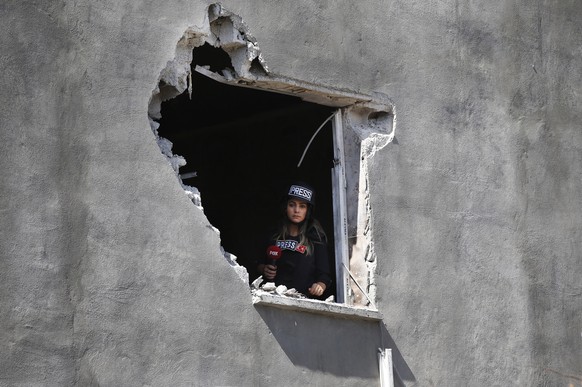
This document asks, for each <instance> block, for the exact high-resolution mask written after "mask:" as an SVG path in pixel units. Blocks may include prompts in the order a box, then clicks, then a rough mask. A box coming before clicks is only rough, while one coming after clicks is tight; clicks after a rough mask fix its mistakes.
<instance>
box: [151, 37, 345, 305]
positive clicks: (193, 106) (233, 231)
mask: <svg viewBox="0 0 582 387" xmlns="http://www.w3.org/2000/svg"><path fill="white" fill-rule="evenodd" d="M196 65H198V66H206V68H208V69H209V70H210V71H212V72H218V71H221V70H223V69H226V68H232V65H231V62H230V57H229V56H228V55H227V54H226V53H225V52H224V51H223V50H222V49H221V48H216V47H212V46H210V45H209V44H204V45H202V46H200V47H196V48H194V50H193V62H192V72H191V74H192V96H191V98H190V96H189V93H188V91H187V90H186V91H185V92H184V93H182V94H180V95H178V96H177V97H175V98H173V99H169V100H167V101H165V102H163V103H162V107H161V119H159V124H160V126H159V128H158V133H159V135H160V136H161V137H163V138H166V139H168V140H170V141H171V142H172V143H173V148H172V152H173V153H174V154H176V155H181V156H182V157H184V159H185V160H186V162H187V164H186V165H185V166H183V167H182V168H180V175H181V176H182V180H183V181H184V183H185V184H187V185H189V186H194V187H196V188H198V190H199V191H200V194H201V197H202V205H203V208H204V213H205V214H206V216H207V217H208V219H209V221H210V222H211V224H212V225H213V226H215V227H216V228H218V229H219V230H220V237H221V243H222V246H223V248H224V249H225V250H226V251H228V252H230V253H232V254H234V255H236V256H237V258H238V259H237V261H238V263H239V264H240V265H242V266H244V267H246V269H247V271H248V272H249V277H250V280H251V281H252V280H253V279H254V278H256V277H257V276H258V273H257V272H256V268H255V262H256V260H257V259H258V258H260V257H262V254H264V251H263V250H264V247H263V246H264V243H265V241H266V238H267V237H268V236H269V234H271V233H272V232H273V230H274V227H275V225H276V224H277V221H278V219H279V217H280V216H281V215H282V214H283V208H284V202H283V199H284V194H285V190H286V187H288V184H289V183H290V182H291V181H293V180H295V179H302V180H305V181H307V182H309V183H311V184H312V185H313V186H314V187H315V189H316V192H317V206H316V211H315V214H316V216H317V218H318V219H319V220H320V222H321V223H322V225H323V227H324V228H325V230H326V232H327V234H328V237H329V248H330V257H331V258H330V259H332V261H331V262H330V268H331V271H332V272H333V268H334V262H333V257H334V253H333V219H332V218H333V209H332V201H331V200H332V199H331V189H332V188H331V172H330V171H331V168H332V165H333V140H332V131H331V123H328V124H327V125H328V126H329V127H324V128H323V129H322V131H321V132H320V133H319V134H318V136H317V137H316V138H315V140H314V142H313V143H312V144H311V146H310V148H309V151H308V153H307V155H306V157H305V159H304V161H303V163H302V165H301V167H300V168H297V163H298V161H299V159H300V157H301V154H302V152H303V150H304V149H305V146H306V145H307V143H308V142H309V139H310V138H311V136H312V135H313V133H314V132H315V130H316V129H317V128H318V127H319V125H320V124H321V123H322V122H323V121H324V120H325V119H326V118H327V117H328V116H329V115H330V114H331V112H332V111H333V110H334V109H333V108H331V107H328V106H322V105H318V104H314V103H309V102H305V101H303V100H301V99H300V98H298V97H294V96H288V95H283V94H278V93H272V92H267V91H261V90H256V89H251V88H244V87H236V86H231V85H226V84H223V83H220V82H217V81H215V80H213V79H211V78H208V77H206V76H205V75H202V74H200V73H198V72H196V71H195V70H194V69H195V67H196ZM208 66H209V67H208ZM334 289H335V288H334V287H331V289H330V294H333V292H334Z"/></svg>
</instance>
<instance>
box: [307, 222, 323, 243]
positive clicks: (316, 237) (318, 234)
mask: <svg viewBox="0 0 582 387" xmlns="http://www.w3.org/2000/svg"><path fill="white" fill-rule="evenodd" d="M307 238H309V240H310V241H312V242H315V243H327V237H326V235H325V233H324V232H323V230H322V229H320V228H319V227H316V226H312V227H310V228H309V230H307Z"/></svg>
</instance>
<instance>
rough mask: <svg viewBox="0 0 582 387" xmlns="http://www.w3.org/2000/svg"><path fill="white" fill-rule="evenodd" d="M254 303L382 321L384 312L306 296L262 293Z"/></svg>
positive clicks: (354, 318) (256, 297) (255, 297)
mask: <svg viewBox="0 0 582 387" xmlns="http://www.w3.org/2000/svg"><path fill="white" fill-rule="evenodd" d="M253 305H262V306H269V307H274V308H279V309H286V310H294V311H298V312H306V313H315V314H322V315H328V316H335V317H338V318H346V319H353V320H372V321H381V320H382V314H381V313H380V312H379V311H377V310H374V309H367V308H359V307H354V306H349V305H345V304H336V303H332V302H325V301H319V300H311V299H305V298H291V297H285V296H279V295H274V294H270V293H261V294H254V295H253Z"/></svg>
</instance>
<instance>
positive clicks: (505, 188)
mask: <svg viewBox="0 0 582 387" xmlns="http://www.w3.org/2000/svg"><path fill="white" fill-rule="evenodd" d="M208 4H209V2H200V1H188V2H187V1H177V0H176V1H167V2H152V1H133V2H128V3H126V4H125V3H119V2H115V1H112V0H106V1H100V2H89V1H84V0H83V1H60V2H59V1H53V2H36V1H11V0H9V1H4V2H2V4H0V22H1V24H0V25H1V26H2V27H1V29H2V34H0V52H2V55H1V57H0V69H1V70H2V71H1V72H0V74H1V75H0V77H1V79H2V82H1V84H2V90H1V92H0V104H1V106H2V109H1V110H0V114H1V124H0V125H1V131H0V136H1V137H0V163H1V164H0V165H1V167H2V174H0V214H1V216H0V231H1V239H0V253H1V257H0V258H1V260H0V297H1V298H0V305H1V312H2V313H1V314H0V384H3V385H70V384H75V383H76V384H79V385H89V384H95V385H97V384H98V385H180V384H188V383H194V384H200V385H261V384H268V383H273V384H296V385H305V384H307V383H314V384H320V385H342V384H343V385H357V384H361V383H362V381H363V380H368V379H367V378H369V377H370V376H373V375H372V374H373V372H371V371H370V372H365V373H361V372H360V373H357V372H355V371H354V372H351V373H347V374H346V373H342V372H335V373H334V372H333V370H332V371H331V372H329V370H328V372H325V370H323V371H322V369H321V367H320V368H318V367H316V366H313V365H312V364H309V365H306V364H305V362H304V361H302V360H300V359H298V358H297V351H296V348H291V349H289V347H287V346H285V345H283V344H281V343H279V341H278V340H281V335H282V333H281V331H280V330H276V329H274V328H273V326H274V325H273V324H276V321H277V317H276V316H273V315H272V312H270V311H257V310H256V309H255V308H253V307H252V306H251V303H250V295H249V293H248V291H247V289H246V285H245V284H244V283H243V282H242V281H240V279H239V278H238V276H237V275H236V273H235V272H234V271H233V270H232V269H231V268H230V267H229V265H228V263H227V262H226V261H225V260H224V259H223V257H222V256H221V253H220V250H219V247H218V246H219V238H218V236H217V235H216V234H215V233H214V232H213V231H212V230H211V228H210V225H209V224H208V222H207V220H206V218H205V217H204V215H203V214H202V212H201V211H199V210H198V209H197V208H196V207H195V206H193V205H192V204H191V203H190V202H189V200H188V199H187V198H186V197H185V195H184V193H183V191H182V190H181V188H180V187H179V185H178V184H177V182H176V179H175V176H174V175H173V172H172V170H171V168H170V166H169V165H168V164H167V162H166V160H165V159H164V157H163V156H162V155H161V153H160V151H159V148H158V146H157V145H156V143H155V139H154V137H153V135H152V133H151V130H150V127H149V123H148V120H147V107H148V99H149V98H150V96H151V93H152V89H153V88H154V87H155V85H156V81H157V79H158V75H159V73H160V71H161V69H163V68H164V66H165V64H166V62H167V61H168V60H170V59H172V58H173V55H174V51H175V47H176V43H177V41H178V39H179V38H180V37H181V36H182V34H183V33H184V31H185V30H186V29H187V28H188V27H189V26H201V25H203V23H204V19H205V15H206V7H207V6H208ZM223 4H224V6H225V7H228V8H229V9H230V10H231V11H233V12H234V13H236V14H238V15H240V16H242V17H243V18H244V19H245V21H246V22H247V24H248V25H249V27H250V28H251V31H252V32H253V34H254V36H255V37H256V38H257V40H258V42H259V44H260V46H261V48H262V50H263V53H264V55H265V59H266V60H267V63H268V64H269V67H270V69H271V70H272V71H273V72H275V73H278V74H282V75H285V76H289V77H293V78H297V79H302V80H305V81H309V82H315V83H321V84H324V85H332V86H337V87H341V88H347V89H351V90H354V91H362V92H373V91H381V92H383V93H385V94H387V95H389V96H390V97H391V98H392V100H393V101H394V103H395V105H396V112H397V117H396V128H397V134H396V139H397V142H396V143H394V144H391V145H390V146H388V147H387V148H385V149H384V150H382V151H380V152H379V153H377V154H376V155H375V156H374V158H373V159H372V160H371V161H370V163H369V167H370V178H369V181H370V183H371V187H370V188H371V205H372V211H373V216H374V239H375V243H376V250H377V251H376V252H377V254H378V260H379V262H378V279H377V284H378V305H379V309H380V310H381V311H382V312H383V313H384V315H385V316H386V318H385V321H384V324H385V326H386V328H387V330H388V332H389V334H390V336H391V339H392V340H393V342H394V348H395V349H396V350H397V354H398V356H397V357H398V359H397V360H398V361H397V364H396V372H397V373H398V374H399V376H400V378H402V379H403V380H404V382H405V384H406V385H421V386H426V385H438V386H445V385H449V386H455V385H458V386H464V385H551V386H554V385H555V386H560V385H567V384H568V383H572V384H573V385H578V384H580V383H582V382H581V379H582V336H581V333H582V301H581V299H582V285H581V281H580V278H581V277H582V258H581V257H582V235H581V233H582V226H581V225H580V219H582V149H581V148H582V131H581V130H580V124H579V122H580V121H581V119H582V104H581V96H580V90H582V72H580V63H581V60H582V51H581V47H582V5H581V4H580V3H579V2H576V1H574V0H570V1H557V0H554V1H544V2H542V1H533V2H532V1H509V0H504V1H501V2H495V3H493V2H487V1H482V0H480V1H468V2H464V3H460V2H457V1H441V2H436V1H431V2H410V1H373V2H365V3H362V2H358V3H356V2H352V1H340V2H337V1H323V2H321V1H320V2H311V1H294V2H277V4H275V3H273V2H269V1H252V2H251V1H237V2H234V1H225V2H223ZM287 317H289V316H287ZM300 318H301V317H300ZM283 322H284V323H287V322H288V321H287V320H282V323H283ZM305 322H306V324H307V325H308V326H312V327H317V326H318V323H317V322H314V321H312V320H311V319H310V318H305ZM320 326H321V325H320ZM338 329H339V328H338ZM346 329H347V328H346ZM270 330H271V331H273V332H274V333H275V337H273V335H271V334H270V333H269V331H270ZM322 330H323V329H322ZM366 332H367V331H365V330H363V331H362V335H363V337H364V338H363V340H364V341H365V340H368V341H369V342H370V343H371V344H373V342H374V340H375V338H373V337H372V336H373V335H368V334H367V333H366ZM329 334H333V332H330V333H329ZM277 335H279V336H277ZM365 337H368V338H365ZM322 342H323V343H326V345H329V343H330V342H332V341H331V340H323V341H322ZM319 350H321V356H338V361H340V360H341V359H343V358H342V357H341V356H342V355H341V354H339V353H336V352H334V350H333V349H331V350H330V349H329V348H322V349H319ZM281 381H283V382H281ZM368 381H369V380H368Z"/></svg>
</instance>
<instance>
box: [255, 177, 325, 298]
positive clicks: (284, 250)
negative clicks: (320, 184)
mask: <svg viewBox="0 0 582 387" xmlns="http://www.w3.org/2000/svg"><path fill="white" fill-rule="evenodd" d="M314 199H315V192H314V191H313V189H312V188H311V187H309V186H308V185H306V184H303V183H298V184H293V185H291V187H290V188H289V192H288V194H287V204H286V207H285V215H284V216H283V219H282V221H281V224H280V227H279V230H278V231H277V232H276V233H275V235H273V236H272V238H271V240H270V243H269V245H270V247H269V249H268V250H269V252H271V256H267V255H266V256H265V258H264V259H263V260H262V261H261V263H260V264H259V265H258V266H257V270H258V271H259V273H262V274H263V278H265V279H266V280H268V281H274V282H275V284H276V285H285V286H287V288H289V289H290V288H295V289H296V290H297V291H298V292H300V293H303V294H306V295H309V296H311V297H321V296H322V295H323V293H324V292H325V290H326V289H327V288H328V287H329V285H330V283H331V277H330V275H329V262H328V256H327V246H326V242H327V240H326V236H325V233H324V231H323V229H322V228H321V225H320V224H319V222H318V221H317V220H316V219H314V218H313V216H312V214H313V206H314V204H315V200H314ZM275 246H276V247H275ZM277 248H278V249H277ZM279 249H280V250H279ZM274 250H276V251H277V252H278V251H280V258H278V259H276V260H272V258H273V257H272V252H273V251H274ZM275 255H279V253H275Z"/></svg>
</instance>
